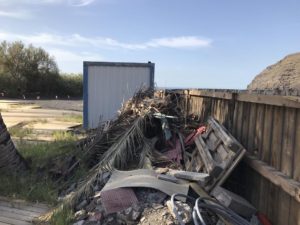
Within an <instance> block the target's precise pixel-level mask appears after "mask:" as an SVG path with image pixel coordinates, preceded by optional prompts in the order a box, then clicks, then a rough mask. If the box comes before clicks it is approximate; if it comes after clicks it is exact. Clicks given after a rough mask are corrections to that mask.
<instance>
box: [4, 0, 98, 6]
mask: <svg viewBox="0 0 300 225" xmlns="http://www.w3.org/2000/svg"><path fill="white" fill-rule="evenodd" d="M94 1H95V0H22V1H20V0H0V6H24V5H49V4H68V5H71V6H87V5H90V4H91V3H93V2H94Z"/></svg>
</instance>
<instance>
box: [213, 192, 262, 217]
mask: <svg viewBox="0 0 300 225" xmlns="http://www.w3.org/2000/svg"><path fill="white" fill-rule="evenodd" d="M211 194H212V196H214V197H215V198H216V199H217V200H218V201H219V202H220V203H222V204H223V205H224V206H226V207H228V208H230V209H231V210H233V211H234V212H236V213H237V214H239V215H241V216H243V217H245V218H247V219H250V218H251V217H252V215H253V214H255V213H256V211H257V210H256V209H255V208H254V206H252V205H251V204H250V203H249V202H248V201H247V200H246V199H244V198H243V197H241V196H239V195H237V194H235V193H233V192H231V191H228V190H226V189H224V188H221V187H216V188H215V189H214V190H213V191H212V192H211Z"/></svg>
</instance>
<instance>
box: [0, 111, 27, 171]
mask: <svg viewBox="0 0 300 225" xmlns="http://www.w3.org/2000/svg"><path fill="white" fill-rule="evenodd" d="M2 169H3V170H6V171H9V172H16V171H21V170H26V169H28V165H27V163H26V161H25V159H24V158H23V157H22V156H21V155H20V154H19V152H18V151H17V149H16V147H15V145H14V143H13V142H12V140H11V138H10V134H9V132H8V131H7V128H6V125H5V123H4V121H3V119H2V116H1V113H0V170H2Z"/></svg>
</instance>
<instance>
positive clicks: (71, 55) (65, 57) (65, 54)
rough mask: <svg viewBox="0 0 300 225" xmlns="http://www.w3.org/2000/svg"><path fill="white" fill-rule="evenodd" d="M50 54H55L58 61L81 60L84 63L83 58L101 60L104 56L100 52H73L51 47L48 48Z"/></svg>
mask: <svg viewBox="0 0 300 225" xmlns="http://www.w3.org/2000/svg"><path fill="white" fill-rule="evenodd" d="M47 51H48V52H49V54H50V55H52V56H54V58H55V60H56V61H58V62H75V61H79V62H81V63H82V61H83V60H87V61H93V60H97V61H101V60H103V57H102V56H101V55H99V54H95V53H93V52H79V53H77V52H73V51H67V50H64V49H59V48H49V49H47Z"/></svg>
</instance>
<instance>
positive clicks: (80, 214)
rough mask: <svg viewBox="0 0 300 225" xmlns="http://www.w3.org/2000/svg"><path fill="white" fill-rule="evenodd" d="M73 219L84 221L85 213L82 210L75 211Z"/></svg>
mask: <svg viewBox="0 0 300 225" xmlns="http://www.w3.org/2000/svg"><path fill="white" fill-rule="evenodd" d="M74 217H75V219H76V220H84V219H85V218H87V213H86V211H85V210H84V209H82V210H79V211H77V212H76V213H75V214H74Z"/></svg>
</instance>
